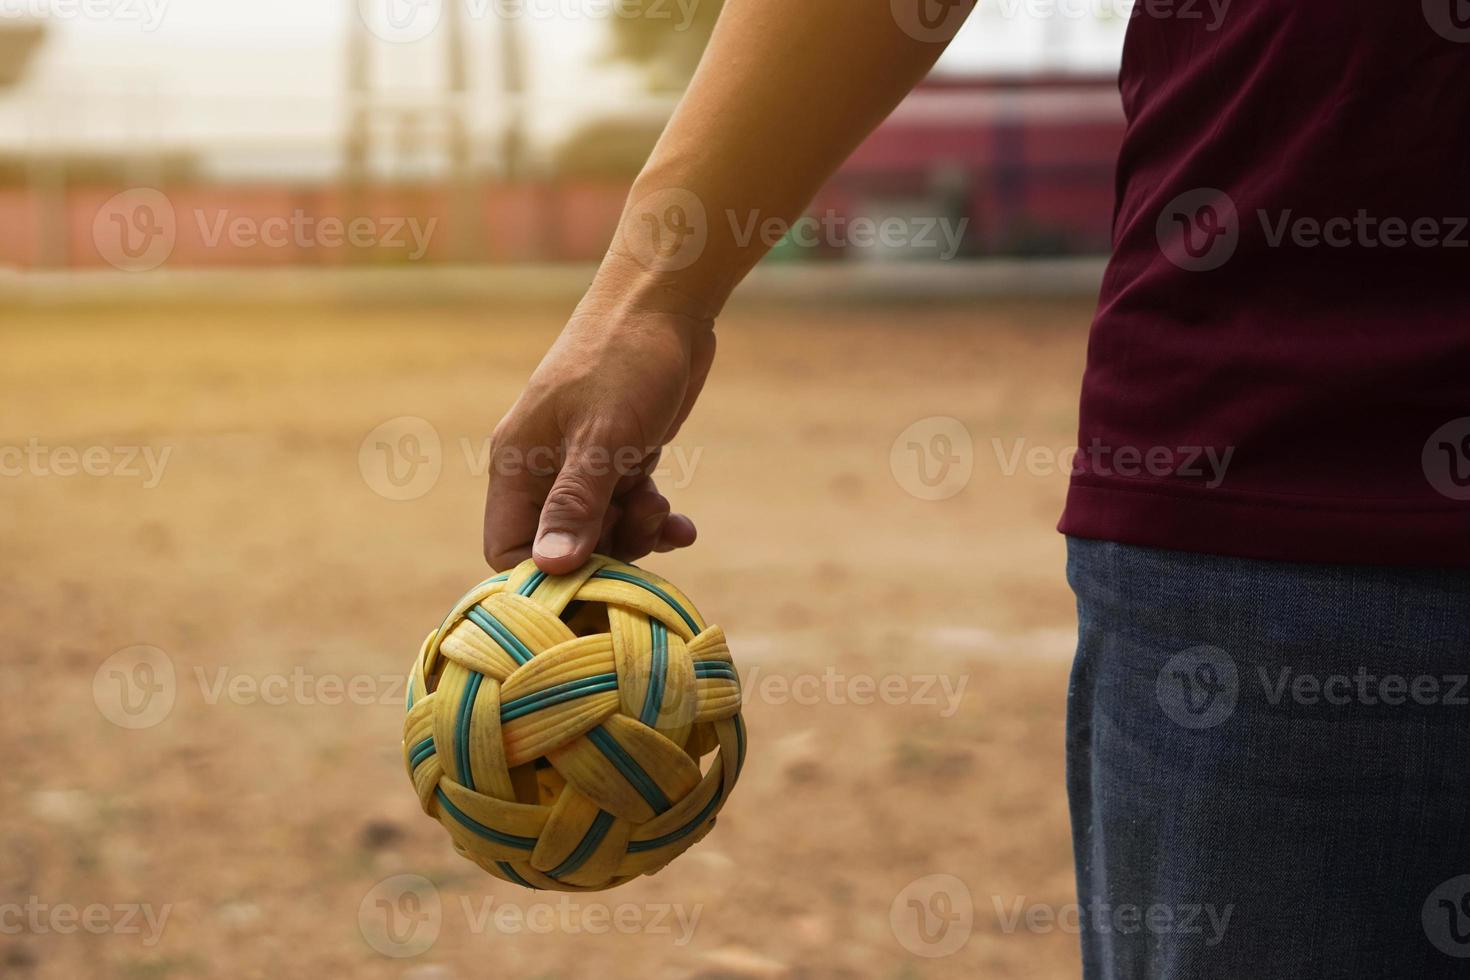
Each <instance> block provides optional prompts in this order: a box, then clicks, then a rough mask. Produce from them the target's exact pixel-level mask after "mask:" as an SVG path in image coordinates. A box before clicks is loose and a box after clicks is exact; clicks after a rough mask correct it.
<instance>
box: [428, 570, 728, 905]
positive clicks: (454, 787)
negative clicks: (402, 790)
mask: <svg viewBox="0 0 1470 980" xmlns="http://www.w3.org/2000/svg"><path fill="white" fill-rule="evenodd" d="M403 751H404V756H405V758H406V760H407V764H408V771H409V775H410V776H411V777H412V779H413V784H414V788H415V789H416V790H417V791H418V795H419V802H420V803H421V804H422V806H423V808H424V812H425V813H427V814H429V816H431V817H434V818H435V819H437V820H438V821H439V822H440V823H442V824H443V825H444V826H445V827H446V828H447V829H448V830H449V835H450V837H451V838H452V839H453V840H454V846H455V850H457V851H459V852H460V853H461V854H462V855H464V856H465V857H467V858H469V859H470V860H472V861H474V862H475V863H476V864H478V865H479V866H480V867H482V868H484V869H485V870H486V871H488V872H490V873H491V874H493V875H495V876H497V877H499V878H504V879H505V880H507V881H512V882H515V883H516V884H518V885H524V886H526V887H528V888H545V889H556V890H561V891H595V890H599V889H603V888H611V887H613V886H615V885H620V884H622V883H623V882H625V881H627V880H629V879H630V878H635V877H637V876H638V875H643V874H652V873H653V872H656V871H658V870H659V869H660V868H662V867H664V865H666V864H668V863H669V862H670V861H672V860H673V859H674V858H676V857H678V856H679V855H680V854H682V853H683V852H684V851H685V850H687V849H688V848H689V847H691V846H692V845H693V844H695V843H696V842H697V841H699V840H700V839H701V838H702V837H703V836H704V835H705V834H707V833H708V832H709V830H710V828H711V827H713V826H714V822H715V815H716V814H718V813H719V812H720V808H721V807H722V806H723V805H724V803H725V801H726V800H727V799H729V797H730V792H731V791H732V790H733V789H734V788H735V780H736V778H737V777H738V776H739V774H740V768H741V765H742V764H743V763H744V761H745V727H744V724H743V722H742V721H741V719H740V680H739V677H738V676H737V675H736V673H735V666H734V664H733V662H732V661H731V659H730V651H729V648H728V647H726V645H725V634H724V632H723V631H722V630H721V629H720V628H719V627H718V626H706V625H705V622H704V620H703V619H701V618H700V616H699V612H698V611H697V610H696V609H695V608H694V605H693V604H692V603H691V602H690V601H689V600H688V599H687V598H685V596H684V595H683V593H681V592H680V591H679V590H678V589H676V588H675V587H674V586H672V585H670V584H669V583H668V582H665V581H664V580H663V579H661V578H658V577H657V576H655V575H651V574H649V573H648V572H646V571H644V570H642V569H640V568H636V567H634V566H632V565H625V564H622V563H620V562H616V561H613V560H612V559H610V558H604V557H601V556H594V557H593V558H592V560H591V561H590V562H588V563H587V564H586V565H584V566H583V567H582V568H581V569H579V570H578V571H577V572H575V573H573V574H571V575H559V576H548V575H546V574H544V573H542V572H540V571H538V570H537V569H536V566H535V565H534V564H533V563H531V562H529V561H527V562H525V563H523V564H521V565H520V566H519V567H517V568H516V569H515V570H514V571H511V572H507V573H504V574H501V575H496V576H494V577H493V578H489V579H486V580H485V581H484V582H481V583H480V584H479V585H477V586H475V587H474V588H473V589H471V590H470V591H469V592H468V593H466V594H465V596H464V597H463V598H461V599H460V600H459V602H458V603H456V604H455V606H454V609H453V611H451V612H450V614H449V616H448V618H446V619H445V620H444V623H443V625H441V626H440V627H439V628H438V629H437V630H434V631H433V632H432V633H430V634H429V638H428V639H427V640H425V641H424V647H423V650H422V651H421V652H420V653H419V656H418V660H417V661H416V662H415V663H414V666H413V673H412V675H411V676H410V677H409V688H408V717H407V718H406V719H405V721H404V726H403ZM706 757H708V758H706Z"/></svg>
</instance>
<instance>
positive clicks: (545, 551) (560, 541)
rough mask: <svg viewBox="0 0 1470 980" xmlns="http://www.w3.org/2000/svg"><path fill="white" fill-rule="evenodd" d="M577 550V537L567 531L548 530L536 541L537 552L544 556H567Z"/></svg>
mask: <svg viewBox="0 0 1470 980" xmlns="http://www.w3.org/2000/svg"><path fill="white" fill-rule="evenodd" d="M576 550H577V539H576V538H574V537H572V536H571V535H570V534H568V533H567V532H565V531H547V532H546V533H545V534H543V535H541V537H540V539H539V540H537V542H536V554H538V555H540V556H541V557H542V558H565V557H566V556H567V555H570V554H571V553H572V552H574V551H576Z"/></svg>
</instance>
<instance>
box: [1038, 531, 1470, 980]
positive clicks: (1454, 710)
mask: <svg viewBox="0 0 1470 980" xmlns="http://www.w3.org/2000/svg"><path fill="white" fill-rule="evenodd" d="M1068 554H1069V557H1068V577H1069V579H1070V581H1071V583H1072V587H1073V590H1074V591H1075V592H1076V594H1077V610H1078V619H1079V643H1078V649H1077V658H1076V662H1075V664H1074V666H1073V672H1072V681H1071V688H1070V693H1069V696H1068V701H1069V704H1068V719H1067V753H1068V774H1067V781H1068V792H1069V796H1070V800H1071V808H1072V825H1073V839H1074V847H1075V851H1076V861H1077V880H1078V889H1079V893H1080V895H1079V905H1080V907H1081V909H1082V913H1081V920H1082V921H1081V928H1082V953H1083V963H1084V975H1085V977H1086V978H1087V980H1104V978H1107V980H1111V978H1120V980H1123V978H1126V980H1153V978H1170V980H1174V978H1178V980H1209V978H1228V980H1239V978H1250V980H1278V978H1280V980H1333V978H1352V980H1363V978H1398V977H1404V978H1425V977H1429V978H1433V977H1470V704H1467V702H1470V686H1467V684H1466V676H1467V675H1470V571H1466V570H1436V569H1428V568H1392V567H1370V566H1348V565H1305V564H1288V563H1279V562H1265V561H1254V560H1250V559H1239V558H1224V557H1218V556H1213V555H1205V554H1194V553H1187V552H1174V551H1161V550H1154V549H1147V548H1139V547H1132V546H1128V545H1121V544H1115V543H1110V542H1102V541H1090V540H1082V539H1076V538H1073V539H1070V540H1069V542H1068Z"/></svg>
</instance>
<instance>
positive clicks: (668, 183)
mask: <svg viewBox="0 0 1470 980" xmlns="http://www.w3.org/2000/svg"><path fill="white" fill-rule="evenodd" d="M908 2H912V3H914V4H919V3H923V2H925V0H908ZM942 49H943V44H941V43H936V42H934V41H932V40H919V39H916V38H915V37H914V36H911V34H910V33H908V32H906V31H905V30H904V28H903V26H901V25H900V23H899V21H898V19H896V18H895V15H894V5H893V4H892V3H891V2H890V0H727V2H726V5H725V9H724V12H723V13H722V14H721V16H720V21H719V24H718V26H717V27H716V29H715V32H714V35H713V37H712V38H711V40H710V44H709V47H708V49H707V50H706V52H705V55H704V59H703V61H702V62H701V63H700V67H699V70H698V71H697V72H696V73H695V76H694V80H693V82H692V83H691V84H690V87H689V90H688V92H687V94H686V95H685V97H684V99H683V101H682V102H681V103H680V105H679V108H678V109H677V110H676V112H675V113H674V116H673V118H672V120H671V121H670V123H669V125H668V128H667V129H666V130H665V131H664V134H663V136H662V138H661V139H660V140H659V142H658V145H657V147H656V148H655V150H654V152H653V155H652V156H651V157H650V159H649V161H648V163H647V165H646V167H645V168H644V170H643V172H642V174H640V176H639V177H638V179H637V181H636V182H635V184H634V186H633V190H632V193H631V194H630V195H629V201H628V206H627V208H626V209H625V211H624V213H623V216H622V219H621V222H620V227H619V231H618V235H617V236H616V238H615V240H614V243H613V246H612V248H611V250H610V251H609V256H608V259H607V260H606V261H605V262H604V266H603V269H602V270H601V271H600V272H599V275H598V277H597V282H596V283H595V284H594V288H593V291H592V293H591V294H590V296H589V298H590V299H596V298H597V297H620V298H621V299H620V301H621V302H636V303H638V304H639V305H642V306H644V307H645V308H654V309H659V310H664V311H667V312H679V313H686V314H691V315H693V316H695V317H698V318H710V317H713V316H714V315H715V314H716V313H718V312H719V310H720V308H721V307H722V306H723V305H724V302H725V300H726V298H727V297H728V296H729V294H730V292H731V291H732V290H733V289H734V288H735V286H736V285H737V284H738V283H739V282H740V280H741V279H743V278H744V277H745V275H746V273H748V272H749V271H750V269H751V268H752V267H754V265H755V264H756V262H758V261H759V260H760V257H761V256H762V255H763V254H764V253H765V252H766V250H767V249H768V248H769V247H770V245H771V244H772V243H771V240H770V236H769V235H768V234H765V233H764V230H765V229H767V228H772V227H774V228H783V227H789V223H790V222H791V221H793V220H795V219H796V218H797V217H799V215H800V214H801V211H802V209H803V208H804V207H805V206H806V204H807V203H808V202H809V201H810V200H811V197H812V195H813V194H815V193H816V191H817V189H818V188H819V187H820V186H821V184H822V182H823V181H825V180H826V179H827V178H828V177H829V176H831V174H832V172H833V171H835V170H836V169H837V167H838V166H839V165H840V164H841V163H842V161H843V160H844V159H846V157H847V156H848V154H850V153H851V152H852V151H853V149H855V148H856V147H857V145H858V144H859V143H860V142H861V141H862V139H863V138H864V137H865V136H866V135H867V134H868V133H869V132H871V131H872V129H873V128H874V127H875V126H877V125H878V123H879V122H881V121H882V120H883V118H884V117H885V116H887V115H888V113H889V112H891V111H892V109H893V107H894V106H895V105H897V104H898V102H899V101H900V100H901V99H902V98H903V97H904V95H905V94H906V93H907V92H908V91H909V90H910V89H911V88H913V86H914V85H916V84H917V83H918V82H919V80H920V79H922V78H923V77H924V75H925V73H926V72H928V70H929V68H930V67H931V66H932V65H933V63H934V60H935V59H936V58H937V57H938V56H939V53H940V52H941V50H942ZM633 297H636V299H634V298H633Z"/></svg>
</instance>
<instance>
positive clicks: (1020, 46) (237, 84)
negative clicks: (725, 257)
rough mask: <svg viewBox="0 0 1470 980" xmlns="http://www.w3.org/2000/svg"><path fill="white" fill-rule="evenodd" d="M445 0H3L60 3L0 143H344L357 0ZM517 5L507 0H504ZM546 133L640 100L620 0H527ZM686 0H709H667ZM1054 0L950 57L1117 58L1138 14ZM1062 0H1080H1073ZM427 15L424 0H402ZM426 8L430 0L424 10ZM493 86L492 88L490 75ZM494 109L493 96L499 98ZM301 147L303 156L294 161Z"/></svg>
mask: <svg viewBox="0 0 1470 980" xmlns="http://www.w3.org/2000/svg"><path fill="white" fill-rule="evenodd" d="M385 2H392V3H400V4H405V5H411V4H414V3H418V4H436V3H439V2H441V0H248V2H242V0H0V18H9V17H15V16H17V15H27V14H37V13H41V12H44V11H45V10H47V9H49V10H50V15H49V17H48V20H49V21H50V23H51V25H52V27H51V37H50V38H49V39H48V42H47V45H46V47H45V49H44V50H43V51H42V53H41V55H40V57H39V58H38V60H37V63H36V64H35V65H34V66H33V71H32V78H31V79H30V83H29V84H28V85H26V86H25V87H24V88H23V89H22V90H21V91H19V92H17V93H13V94H10V95H0V140H3V141H4V142H5V143H8V144H10V145H16V144H17V143H19V142H24V143H32V142H35V141H41V142H45V143H48V144H55V143H58V142H59V143H64V144H75V145H84V146H93V147H96V146H128V145H131V146H134V147H136V146H138V145H140V144H143V143H147V142H154V143H161V144H168V145H173V146H188V147H192V148H196V149H202V150H204V151H205V152H206V153H207V154H209V155H210V156H211V158H212V159H215V162H216V163H217V164H218V158H222V159H223V160H225V161H226V162H225V164H223V165H224V166H225V167H228V165H229V163H228V162H229V161H235V162H236V163H238V167H237V168H236V169H241V170H244V171H250V170H255V169H258V168H259V166H261V165H266V166H269V165H270V163H271V157H272V155H274V156H275V157H276V158H278V159H279V160H280V161H281V164H282V165H283V166H289V167H291V168H292V169H298V168H299V167H301V166H306V167H308V169H312V168H313V166H312V165H311V164H303V163H302V162H301V161H302V160H304V159H305V158H307V157H321V156H322V154H323V153H327V154H331V153H335V150H336V147H337V145H338V143H339V142H340V135H339V134H340V132H341V126H342V120H343V118H344V112H343V105H342V101H341V97H342V92H343V87H344V68H343V50H342V49H343V41H342V38H343V37H344V34H345V31H346V29H347V25H348V18H349V17H357V16H359V9H360V8H359V4H362V5H364V8H362V9H367V10H369V11H373V10H375V9H378V8H379V7H380V6H381V4H383V3H385ZM466 2H467V4H468V11H469V17H468V20H467V31H466V33H467V37H468V39H469V44H470V46H471V50H472V51H476V52H484V56H483V57H472V58H471V69H472V72H476V73H485V72H489V71H493V70H494V53H495V51H496V29H497V26H498V25H497V20H496V16H495V13H494V11H496V10H498V9H501V8H500V7H498V6H497V5H496V4H497V0H466ZM498 2H499V3H504V2H506V0H498ZM519 2H522V3H524V4H525V5H526V9H527V10H528V11H529V12H530V13H529V15H528V16H526V17H524V18H522V20H521V21H520V23H521V25H522V28H523V31H524V36H525V39H526V42H527V44H528V47H529V49H530V53H531V58H530V62H531V68H532V78H531V86H532V89H533V92H534V94H535V96H536V104H537V106H538V109H537V111H536V113H535V116H536V120H537V122H538V123H539V124H540V125H541V129H542V131H543V133H550V134H555V133H557V132H560V131H565V129H566V127H567V126H569V125H570V124H571V123H572V121H574V120H575V119H576V118H577V117H578V116H580V115H585V114H587V113H588V112H589V110H590V109H593V108H595V106H596V105H598V104H609V103H610V104H613V105H617V104H619V103H620V102H622V103H626V102H627V100H628V98H629V96H630V95H631V93H633V92H634V84H635V83H634V80H633V79H632V77H630V76H627V75H624V76H622V77H619V76H618V75H617V74H609V70H608V68H607V66H606V65H598V64H597V63H596V62H597V58H598V55H599V54H600V51H601V47H602V44H603V43H604V38H605V36H606V27H607V20H608V14H607V11H608V10H609V9H610V6H611V4H612V2H613V0H519ZM667 2H668V4H669V6H670V8H671V10H673V11H677V9H678V7H677V4H678V3H680V2H683V3H685V4H687V3H689V2H697V0H667ZM1045 2H1046V0H982V4H981V7H980V9H979V11H977V13H976V14H975V15H974V16H973V17H972V18H971V22H970V24H969V25H968V26H967V27H966V29H965V31H964V32H963V33H962V34H961V36H960V38H959V39H957V40H956V42H955V43H954V45H953V46H952V47H951V49H950V51H949V53H948V54H947V55H946V57H945V60H944V61H943V62H941V65H942V67H943V68H945V69H948V70H958V71H972V70H982V71H1025V70H1036V69H1042V68H1049V69H1055V68H1065V69H1074V70H1076V69H1086V70H1111V69H1113V68H1115V67H1116V65H1117V58H1118V51H1119V49H1120V47H1121V38H1122V33H1123V28H1124V26H1126V18H1118V17H1116V16H1114V17H1109V18H1103V19H1099V18H1098V17H1096V16H1095V14H1093V13H1091V12H1094V11H1096V10H1097V9H1098V8H1099V6H1102V7H1109V5H1110V4H1112V3H1116V2H1125V0H1075V2H1076V3H1077V8H1078V9H1079V10H1080V9H1081V8H1082V7H1086V9H1087V10H1088V11H1089V15H1088V16H1085V17H1084V16H1066V17H1058V16H1051V17H1048V18H1044V19H1037V18H1034V17H1029V16H1026V11H1027V9H1028V4H1029V5H1030V6H1034V7H1037V8H1040V9H1048V8H1047V7H1046V6H1045ZM1063 6H1066V4H1065V3H1063ZM400 9H403V10H407V11H408V13H409V14H410V15H412V13H413V8H412V7H411V6H405V7H403V8H400ZM421 12H422V11H421ZM440 37H441V34H440V33H434V34H430V35H429V36H428V37H427V38H426V39H424V40H421V41H417V42H415V43H408V44H384V45H379V46H376V47H375V55H381V60H380V61H379V62H378V64H379V70H382V71H384V72H385V76H384V77H386V78H391V79H392V80H393V83H394V84H393V85H392V88H393V89H395V90H397V91H400V92H402V91H411V90H412V89H414V88H425V89H427V88H432V87H433V86H434V85H435V84H436V81H435V80H436V77H437V73H436V69H437V67H438V65H439V63H440V62H439V58H440V57H441V54H442V46H441V44H436V43H435V42H436V41H439V40H440ZM484 90H487V91H488V90H489V85H488V84H486V85H485V86H484ZM486 111H487V112H489V111H493V107H488V106H487V107H486ZM287 160H292V161H295V162H294V163H286V161H287Z"/></svg>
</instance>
